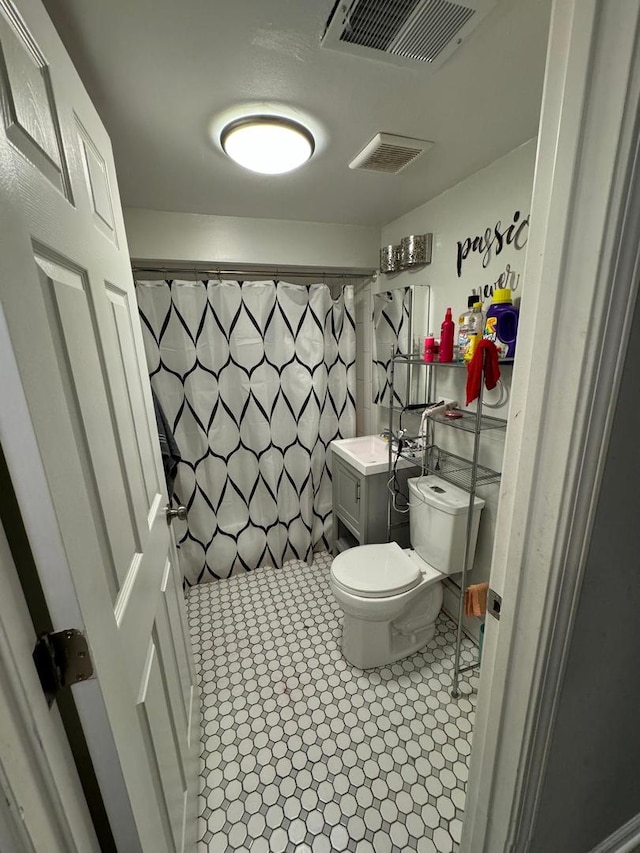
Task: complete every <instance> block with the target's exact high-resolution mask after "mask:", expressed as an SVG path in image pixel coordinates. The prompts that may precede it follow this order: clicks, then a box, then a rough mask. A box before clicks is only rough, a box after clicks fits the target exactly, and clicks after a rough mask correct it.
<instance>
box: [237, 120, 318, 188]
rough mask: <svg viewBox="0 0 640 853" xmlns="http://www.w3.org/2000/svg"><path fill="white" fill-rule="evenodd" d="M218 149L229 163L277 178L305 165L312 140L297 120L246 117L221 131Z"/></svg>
mask: <svg viewBox="0 0 640 853" xmlns="http://www.w3.org/2000/svg"><path fill="white" fill-rule="evenodd" d="M220 143H221V145H222V148H223V150H224V152H225V154H227V155H228V156H229V157H231V159H232V160H235V161H236V163H239V164H240V165H241V166H244V168H245V169H251V171H252V172H261V173H262V174H264V175H281V174H283V173H284V172H291V171H293V170H294V169H297V168H298V167H299V166H302V164H303V163H306V162H307V160H308V159H309V158H310V157H311V155H312V154H313V151H314V149H315V141H314V138H313V136H312V135H311V133H310V131H308V130H307V128H306V127H304V126H303V125H301V124H298V122H297V121H292V120H291V119H288V118H281V117H280V116H247V117H246V118H241V119H237V120H236V121H232V122H231V123H230V124H228V125H226V127H224V128H223V130H222V133H221V134H220Z"/></svg>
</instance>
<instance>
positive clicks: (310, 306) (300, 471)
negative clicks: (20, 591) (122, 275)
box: [136, 280, 355, 585]
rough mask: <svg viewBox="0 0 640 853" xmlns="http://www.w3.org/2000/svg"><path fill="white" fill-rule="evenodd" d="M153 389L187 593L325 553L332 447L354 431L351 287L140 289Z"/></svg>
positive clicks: (163, 284) (216, 284) (225, 284)
mask: <svg viewBox="0 0 640 853" xmlns="http://www.w3.org/2000/svg"><path fill="white" fill-rule="evenodd" d="M136 291H137V296H138V304H139V309H140V316H141V320H142V328H143V334H144V342H145V349H146V354H147V362H148V366H149V373H150V376H151V383H152V386H153V389H154V391H155V392H156V395H157V396H158V399H159V400H160V403H161V405H162V407H163V409H164V412H165V414H166V416H167V419H168V421H169V424H170V425H171V427H172V429H173V432H174V435H175V437H176V440H177V443H178V446H179V448H180V451H181V454H182V462H181V463H180V464H179V466H178V475H177V478H176V484H175V492H174V502H175V501H178V502H179V503H182V504H184V505H185V506H186V507H187V509H188V513H189V515H188V521H187V522H177V521H176V522H174V524H175V525H176V527H175V532H176V540H177V542H178V548H179V554H180V562H181V568H182V572H183V575H184V578H185V583H186V584H188V585H191V584H194V583H200V582H206V581H211V580H215V579H220V578H226V577H228V576H229V575H231V574H234V573H236V572H240V571H245V570H246V571H248V570H251V569H255V568H257V567H258V566H264V565H272V566H276V567H280V566H281V565H282V563H283V562H284V561H285V560H288V559H292V558H298V559H302V560H304V561H305V562H309V561H311V560H312V559H313V557H312V555H313V552H314V551H317V550H322V549H329V548H330V542H331V524H332V520H331V506H332V497H331V473H330V467H329V458H328V453H327V449H328V446H329V442H330V441H332V440H333V439H334V438H347V437H350V436H352V435H354V433H355V320H354V312H353V287H352V286H351V285H347V286H345V287H344V288H343V289H342V291H341V293H340V295H339V297H338V298H337V299H335V300H334V299H332V297H331V294H330V291H329V288H328V287H327V286H326V285H325V284H312V285H302V286H301V285H294V284H288V283H285V282H281V281H259V282H241V281H197V282H189V281H176V280H171V281H138V282H136Z"/></svg>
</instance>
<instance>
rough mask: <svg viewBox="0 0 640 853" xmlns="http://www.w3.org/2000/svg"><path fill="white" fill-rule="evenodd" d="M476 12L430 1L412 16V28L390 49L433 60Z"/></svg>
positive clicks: (409, 55)
mask: <svg viewBox="0 0 640 853" xmlns="http://www.w3.org/2000/svg"><path fill="white" fill-rule="evenodd" d="M473 14H474V10H473V9H469V8H468V7H467V6H462V5H460V4H458V3H449V2H448V0H429V2H428V3H425V4H424V6H422V7H421V8H420V10H419V14H418V15H416V16H415V18H414V19H413V25H412V27H411V29H410V31H408V32H406V33H404V34H403V35H402V36H401V37H400V38H399V39H398V41H397V42H396V44H394V45H393V47H391V48H390V50H391V53H394V54H396V55H398V56H406V57H410V58H411V59H418V60H421V61H422V62H433V61H434V59H436V58H437V57H438V55H439V54H440V52H441V51H442V50H444V49H445V47H446V46H447V45H448V44H449V43H450V42H451V41H452V40H453V39H454V38H455V37H456V35H457V34H458V33H459V32H460V30H461V29H462V27H463V26H464V25H465V24H466V23H467V21H468V20H469V18H471V16H472V15H473Z"/></svg>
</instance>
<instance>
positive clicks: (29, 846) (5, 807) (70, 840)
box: [0, 518, 100, 853]
mask: <svg viewBox="0 0 640 853" xmlns="http://www.w3.org/2000/svg"><path fill="white" fill-rule="evenodd" d="M0 564H1V565H2V569H3V574H2V582H3V590H4V591H3V599H5V601H6V602H7V604H6V606H7V607H12V610H11V612H10V613H9V614H7V612H6V610H5V612H4V613H3V608H2V607H1V606H0V689H1V690H2V695H3V699H4V701H5V702H6V703H7V704H8V705H9V706H11V707H13V708H14V709H15V710H16V714H17V719H16V720H15V721H13V723H14V724H15V725H14V731H15V730H16V729H17V730H18V732H19V737H18V740H17V741H15V742H14V743H13V749H14V750H19V752H20V754H21V755H23V756H24V760H25V762H26V763H28V766H29V773H30V776H31V779H32V780H33V784H34V787H35V788H36V790H37V795H38V800H39V802H38V806H37V808H36V809H34V808H33V806H34V803H33V802H32V801H29V802H23V801H22V800H21V799H20V794H19V792H20V789H21V788H22V784H21V781H23V780H21V779H20V778H19V775H16V769H15V767H14V766H13V763H6V762H4V761H3V760H2V756H0V849H1V850H11V851H16V853H22V851H25V853H33V851H34V840H33V836H32V831H33V830H34V829H35V830H36V831H40V830H41V826H35V825H32V823H31V822H32V821H33V820H37V815H38V814H42V813H46V815H47V818H48V821H49V825H50V826H51V827H52V828H54V829H55V831H56V833H57V834H56V844H62V845H63V846H64V849H65V850H68V851H69V853H73V852H74V851H75V853H82V851H81V848H82V850H84V849H85V848H86V849H89V848H87V847H86V845H90V847H91V849H92V850H98V848H99V847H100V844H99V842H98V839H97V837H96V835H95V833H94V829H95V827H94V825H93V823H92V821H91V817H90V815H89V810H88V808H87V803H86V799H85V796H84V794H83V791H82V788H81V782H80V779H79V777H78V776H77V775H76V772H75V771H76V767H75V765H73V759H72V756H71V750H70V745H69V741H68V738H67V736H66V732H65V730H64V728H63V723H62V719H61V717H60V714H59V713H58V709H57V708H56V707H53V708H51V709H50V708H49V707H47V703H46V699H45V696H44V693H43V692H42V690H41V687H40V683H39V679H38V674H37V671H36V667H35V664H34V663H33V660H32V659H31V658H30V657H29V656H28V655H29V649H28V647H26V648H25V646H26V643H25V640H26V642H27V643H28V642H29V635H32V636H33V640H34V642H35V632H34V629H33V625H32V622H31V619H30V614H29V608H28V602H27V598H26V596H23V590H22V587H21V582H20V577H19V572H18V569H17V568H16V562H15V559H14V555H13V554H12V552H11V549H10V545H9V542H8V538H7V536H6V532H5V526H4V523H3V519H2V518H0ZM9 602H10V603H9ZM7 615H8V616H9V621H7V618H6V616H7ZM31 648H33V646H31ZM65 756H66V760H67V766H66V767H65V765H64V764H61V763H60V762H61V760H64V757H65ZM67 774H71V776H69V775H67ZM70 782H71V784H70ZM23 795H24V792H23ZM25 808H26V809H27V811H31V815H30V817H29V818H25V817H24V812H25ZM78 844H80V845H81V847H79V846H78ZM56 849H58V848H57V847H56Z"/></svg>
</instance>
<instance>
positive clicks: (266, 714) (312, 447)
mask: <svg viewBox="0 0 640 853" xmlns="http://www.w3.org/2000/svg"><path fill="white" fill-rule="evenodd" d="M172 275H173V277H170V274H169V273H166V274H164V275H162V274H161V273H159V272H156V273H155V275H145V274H144V273H143V272H142V271H140V272H138V274H137V275H136V279H137V281H136V291H137V298H138V304H139V310H140V316H141V322H142V329H143V337H144V344H145V349H146V357H147V362H148V368H149V373H150V376H151V384H152V388H153V391H154V394H155V396H156V398H157V400H158V401H159V403H160V405H161V407H162V410H163V412H164V415H165V418H166V422H167V423H168V426H169V429H170V430H171V432H172V433H173V435H174V436H175V439H176V442H177V445H178V447H179V451H180V455H181V461H180V462H179V464H178V466H177V475H176V477H175V483H174V486H173V495H172V496H171V501H172V505H173V506H174V507H177V506H179V505H184V506H185V507H186V508H187V510H188V515H187V519H186V520H184V521H179V520H177V519H176V520H174V523H173V529H174V533H175V538H176V543H177V546H178V557H179V562H180V567H181V569H182V573H183V576H184V586H185V596H186V604H187V615H188V620H189V626H190V635H191V643H192V646H193V651H194V660H195V666H196V673H197V677H198V682H199V686H200V691H201V699H202V737H201V755H200V789H199V824H198V836H197V837H198V853H246V851H249V853H333V851H343V850H346V851H352V853H401V851H404V850H416V851H418V853H453V851H455V850H456V848H457V845H458V843H459V841H460V837H461V831H462V819H463V810H464V804H465V791H466V782H467V777H468V770H467V766H468V757H469V754H470V752H471V738H472V729H473V721H474V715H475V693H476V691H477V678H476V676H475V675H474V676H471V677H470V678H469V679H468V681H466V682H465V683H464V684H463V685H461V689H462V695H461V697H460V698H459V699H458V700H457V701H455V702H453V701H452V699H451V696H450V694H449V691H450V689H451V684H452V661H453V655H454V645H455V631H454V625H453V623H452V622H451V620H450V619H449V618H448V617H447V616H446V614H444V613H442V614H441V615H440V617H439V619H438V623H437V631H436V636H435V638H434V640H433V642H432V643H431V644H429V646H427V647H425V648H424V649H421V650H420V652H419V653H417V654H414V655H412V656H410V657H408V658H406V659H404V660H401V661H399V662H397V663H395V664H393V665H390V666H387V667H382V668H379V669H375V670H367V671H363V670H361V669H358V668H357V667H355V666H353V665H351V664H350V663H348V662H347V661H346V660H345V658H344V657H343V656H342V653H341V635H342V620H343V614H342V611H341V609H340V606H339V604H338V603H337V601H336V599H335V596H334V595H333V593H332V591H331V588H330V583H329V578H330V571H331V563H332V557H331V550H332V544H333V542H332V539H333V531H332V481H331V459H330V455H331V454H330V450H329V444H330V442H331V441H332V440H333V439H335V438H348V437H352V436H354V435H355V432H356V422H355V421H356V387H357V378H356V333H358V334H361V331H362V328H363V325H364V324H363V319H364V318H365V317H366V318H367V320H368V321H370V322H371V324H372V326H374V327H376V329H377V327H378V326H382V327H384V329H386V328H387V327H389V329H390V330H391V331H392V332H393V335H394V336H395V337H394V340H395V339H396V338H397V334H396V332H397V329H404V328H405V327H406V328H407V329H408V327H409V316H410V308H408V307H407V306H409V304H410V300H409V302H407V299H406V298H405V297H407V293H406V292H405V289H402V291H398V293H397V294H395V293H394V294H391V296H392V298H387V299H386V300H383V302H384V304H383V310H382V311H378V312H377V313H376V311H377V309H376V306H375V304H374V303H375V302H376V300H372V302H371V309H370V308H369V302H368V297H367V299H363V296H362V291H360V290H359V292H358V301H357V302H356V298H355V297H356V294H355V293H354V290H355V289H356V287H358V284H355V283H351V282H348V283H345V282H344V281H340V280H338V281H336V283H333V284H331V283H327V282H326V281H319V280H318V279H317V278H316V279H306V280H304V283H299V280H293V281H289V282H288V281H282V280H280V279H278V278H261V279H260V280H255V276H254V277H253V279H252V280H247V279H243V278H241V277H240V276H233V277H231V276H223V275H205V274H203V273H200V274H195V275H191V276H190V277H186V276H181V277H178V274H177V273H176V272H175V271H174V272H173V274H172ZM359 281H360V282H362V285H363V288H364V289H366V292H367V294H370V291H371V287H370V285H369V283H368V282H366V281H363V279H362V277H359ZM423 291H424V293H423V295H425V294H427V295H428V288H427V289H426V290H424V289H423ZM396 297H399V298H396ZM377 301H379V300H377ZM390 333H391V332H390ZM376 335H377V331H376ZM362 344H363V342H362V341H359V342H358V348H359V350H360V352H359V358H360V359H364V358H372V362H373V371H374V380H375V381H374V383H373V385H374V388H376V389H377V394H378V397H377V400H376V402H378V403H380V404H383V405H384V402H385V396H384V394H385V391H387V390H388V389H387V386H386V375H387V365H386V364H385V363H384V358H385V357H386V356H385V352H386V350H387V344H388V342H387V340H386V338H385V339H384V341H383V344H382V347H381V352H380V353H377V352H376V351H375V349H374V351H373V353H372V354H369V353H366V352H365V353H364V355H363V352H362ZM360 369H362V365H361V366H360ZM474 659H475V649H474V646H473V644H472V642H471V641H470V640H467V639H466V638H465V640H464V641H463V647H462V660H463V661H464V662H465V663H467V664H470V663H472V661H473V660H474Z"/></svg>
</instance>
